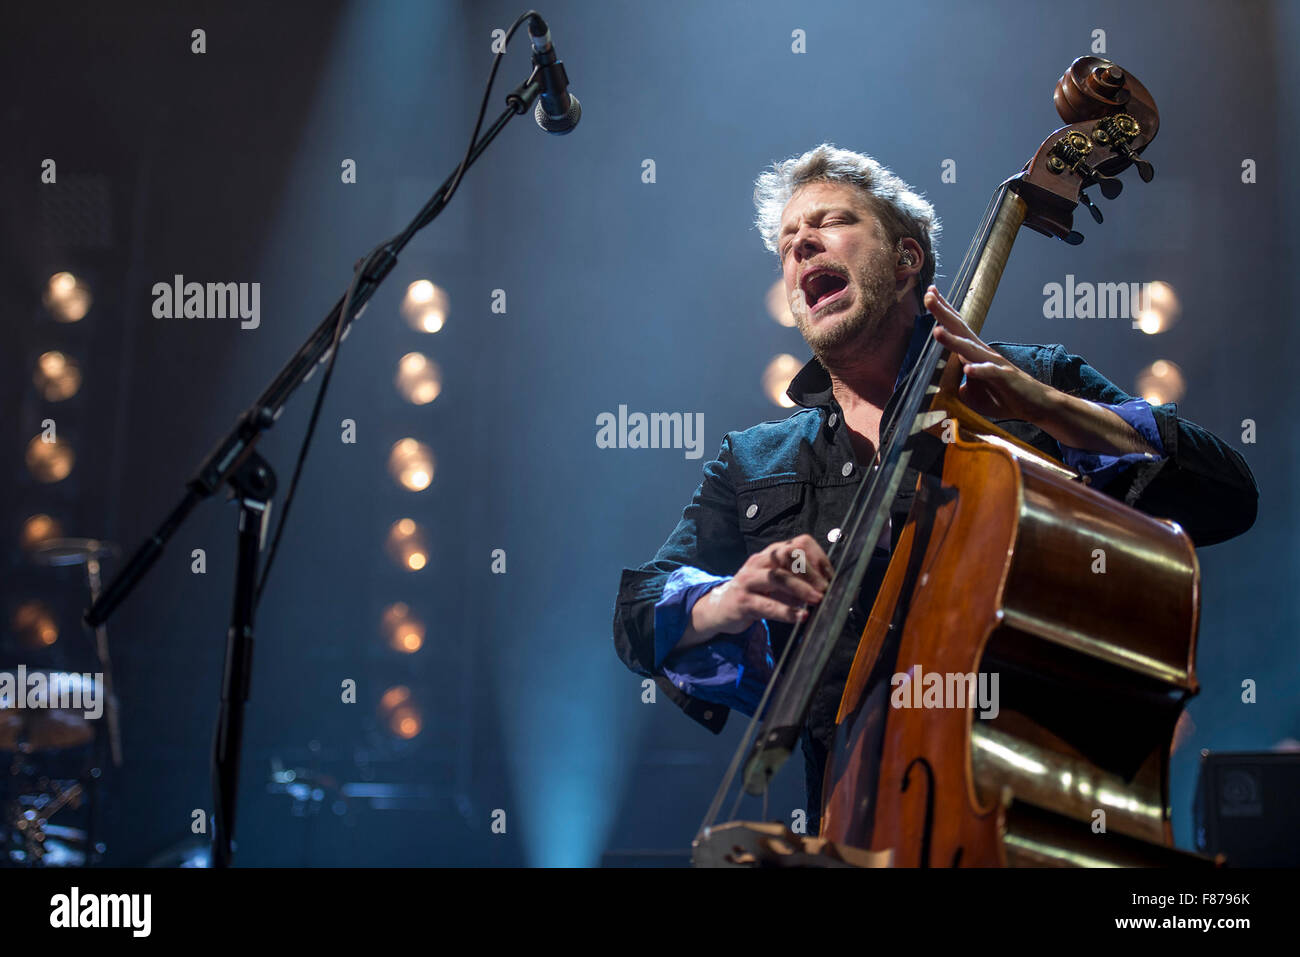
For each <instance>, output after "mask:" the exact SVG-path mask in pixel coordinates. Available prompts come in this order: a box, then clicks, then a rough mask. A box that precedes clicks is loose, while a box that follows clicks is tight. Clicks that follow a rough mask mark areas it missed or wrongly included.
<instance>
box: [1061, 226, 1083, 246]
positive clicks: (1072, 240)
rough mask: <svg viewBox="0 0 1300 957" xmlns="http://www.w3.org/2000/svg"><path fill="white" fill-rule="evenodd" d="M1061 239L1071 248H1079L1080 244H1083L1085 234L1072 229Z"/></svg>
mask: <svg viewBox="0 0 1300 957" xmlns="http://www.w3.org/2000/svg"><path fill="white" fill-rule="evenodd" d="M1061 238H1062V239H1064V240H1065V241H1066V242H1067V243H1069V244H1070V245H1071V246H1077V245H1079V243H1081V242H1083V233H1081V232H1079V231H1078V230H1077V229H1072V230H1070V231H1069V232H1068V233H1066V234H1065V235H1064V236H1062V237H1061Z"/></svg>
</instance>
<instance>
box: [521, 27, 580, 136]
mask: <svg viewBox="0 0 1300 957" xmlns="http://www.w3.org/2000/svg"><path fill="white" fill-rule="evenodd" d="M528 38H529V39H530V40H531V41H532V42H533V68H534V69H533V75H532V76H531V77H529V80H530V81H531V80H533V79H537V80H540V81H541V84H542V93H541V96H540V97H539V98H538V100H537V107H536V108H535V109H534V110H533V118H534V119H535V120H537V125H538V126H540V127H541V128H542V129H544V130H545V131H546V132H548V133H555V134H557V135H563V134H565V133H568V132H571V131H572V130H573V128H574V127H575V126H577V125H578V120H580V119H581V118H582V104H581V103H579V102H578V98H577V97H576V96H573V95H571V94H570V93H569V77H568V74H566V73H565V72H564V64H563V63H561V62H560V61H559V60H558V59H557V58H556V56H555V47H554V46H552V45H551V29H550V27H548V26H547V25H546V21H545V20H543V19H542V18H541V17H540V16H538V15H536V14H534V15H533V16H532V17H530V18H529V20H528Z"/></svg>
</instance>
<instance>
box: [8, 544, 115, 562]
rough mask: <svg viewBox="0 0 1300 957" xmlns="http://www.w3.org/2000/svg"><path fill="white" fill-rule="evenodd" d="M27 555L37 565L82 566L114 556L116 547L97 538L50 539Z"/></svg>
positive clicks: (33, 548)
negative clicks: (94, 560) (94, 559)
mask: <svg viewBox="0 0 1300 957" xmlns="http://www.w3.org/2000/svg"><path fill="white" fill-rule="evenodd" d="M28 553H29V554H30V555H31V557H32V561H34V562H35V563H36V564H38V565H84V564H85V563H86V562H88V561H90V560H91V559H92V558H107V557H109V556H110V555H116V554H117V553H118V547H117V546H116V545H115V544H113V543H112V542H103V541H100V540H99V539H97V538H50V539H47V540H46V541H43V542H41V543H40V544H39V545H36V546H34V547H32V548H31V549H29V550H28Z"/></svg>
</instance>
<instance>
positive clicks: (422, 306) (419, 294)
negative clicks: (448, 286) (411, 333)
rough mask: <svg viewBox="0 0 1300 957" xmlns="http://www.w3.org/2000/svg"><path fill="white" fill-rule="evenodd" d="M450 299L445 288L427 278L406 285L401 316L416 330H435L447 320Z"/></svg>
mask: <svg viewBox="0 0 1300 957" xmlns="http://www.w3.org/2000/svg"><path fill="white" fill-rule="evenodd" d="M450 308H451V307H450V300H449V298H448V296H447V293H446V291H445V290H443V289H442V288H441V287H439V286H436V285H434V284H433V283H432V282H430V281H429V280H427V279H419V280H417V281H415V282H413V283H411V284H410V285H409V286H407V287H406V295H405V296H404V297H403V298H402V306H401V311H402V318H404V319H405V320H406V322H407V324H408V325H409V326H410V327H411V328H412V329H415V330H416V331H417V332H437V331H438V330H439V329H441V328H442V327H443V326H444V325H445V324H446V322H447V313H448V312H449V311H450Z"/></svg>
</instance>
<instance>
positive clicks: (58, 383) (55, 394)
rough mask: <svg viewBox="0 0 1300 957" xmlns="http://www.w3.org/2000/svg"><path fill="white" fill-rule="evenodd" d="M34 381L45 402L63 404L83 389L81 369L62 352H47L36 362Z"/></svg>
mask: <svg viewBox="0 0 1300 957" xmlns="http://www.w3.org/2000/svg"><path fill="white" fill-rule="evenodd" d="M32 381H33V382H34V383H36V388H37V389H38V390H39V391H40V393H41V396H42V397H43V398H44V399H45V401H47V402H62V401H63V400H64V399H70V398H72V397H73V396H74V395H76V394H77V390H79V389H80V388H81V367H80V366H79V365H78V364H77V361H76V360H75V359H69V358H68V357H67V356H65V355H64V354H63V353H62V352H57V351H51V352H45V353H42V354H41V357H40V358H39V359H37V360H36V372H35V374H34V375H33V376H32Z"/></svg>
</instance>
